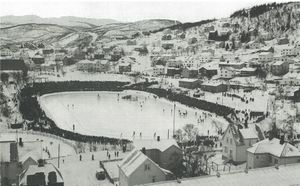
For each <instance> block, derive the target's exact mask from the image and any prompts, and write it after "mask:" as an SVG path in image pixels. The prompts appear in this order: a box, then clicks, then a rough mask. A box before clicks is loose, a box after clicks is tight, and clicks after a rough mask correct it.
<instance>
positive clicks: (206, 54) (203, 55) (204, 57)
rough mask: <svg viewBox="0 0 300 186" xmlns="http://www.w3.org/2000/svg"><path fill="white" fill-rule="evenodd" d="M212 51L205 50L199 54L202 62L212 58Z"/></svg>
mask: <svg viewBox="0 0 300 186" xmlns="http://www.w3.org/2000/svg"><path fill="white" fill-rule="evenodd" d="M212 56H213V55H212V53H211V52H203V53H201V54H200V55H199V56H198V59H199V62H200V63H208V62H210V61H211V60H212Z"/></svg>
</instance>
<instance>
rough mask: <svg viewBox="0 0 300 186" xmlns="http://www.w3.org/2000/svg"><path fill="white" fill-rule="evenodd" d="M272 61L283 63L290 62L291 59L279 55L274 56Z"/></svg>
mask: <svg viewBox="0 0 300 186" xmlns="http://www.w3.org/2000/svg"><path fill="white" fill-rule="evenodd" d="M273 61H285V62H290V61H291V59H290V57H289V56H283V55H281V54H277V55H274V57H273Z"/></svg>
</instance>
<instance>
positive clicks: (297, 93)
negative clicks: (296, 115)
mask: <svg viewBox="0 0 300 186" xmlns="http://www.w3.org/2000/svg"><path fill="white" fill-rule="evenodd" d="M293 100H294V101H295V102H299V101H300V88H299V89H298V90H296V91H295V92H294V95H293Z"/></svg>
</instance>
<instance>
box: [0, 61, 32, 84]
mask: <svg viewBox="0 0 300 186" xmlns="http://www.w3.org/2000/svg"><path fill="white" fill-rule="evenodd" d="M27 72H28V68H27V67H26V65H25V63H24V61H23V60H21V59H0V74H1V79H0V81H2V80H4V79H3V78H2V77H3V75H4V74H6V76H7V78H5V80H4V81H7V82H9V83H13V82H15V81H17V80H18V79H17V78H18V77H20V78H21V77H22V76H23V75H27ZM15 74H17V75H18V76H15Z"/></svg>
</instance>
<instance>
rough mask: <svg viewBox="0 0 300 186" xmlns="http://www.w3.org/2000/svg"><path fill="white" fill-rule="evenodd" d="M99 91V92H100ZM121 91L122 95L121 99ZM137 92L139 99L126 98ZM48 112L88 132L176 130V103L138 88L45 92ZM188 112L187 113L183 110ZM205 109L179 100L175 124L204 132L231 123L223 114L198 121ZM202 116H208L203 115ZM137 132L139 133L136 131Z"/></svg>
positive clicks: (158, 133) (67, 125) (148, 135)
mask: <svg viewBox="0 0 300 186" xmlns="http://www.w3.org/2000/svg"><path fill="white" fill-rule="evenodd" d="M98 95H99V96H98ZM118 95H119V99H118ZM125 95H133V97H134V98H137V100H136V101H131V100H125V99H122V97H123V96H125ZM39 101H40V104H41V107H42V108H43V109H44V110H45V113H46V114H47V116H49V117H50V118H52V119H53V120H54V121H55V123H56V124H57V125H58V126H59V127H61V128H63V129H66V130H69V131H72V130H73V125H74V126H75V132H78V133H81V134H87V135H96V136H109V137H118V138H119V137H122V138H127V139H133V136H134V137H135V139H137V138H140V133H141V135H142V138H143V139H151V138H153V136H154V133H156V136H161V138H167V136H168V130H169V134H170V136H171V135H172V130H173V107H174V103H172V102H170V101H168V100H165V99H159V98H157V99H155V98H154V96H153V95H152V94H148V93H145V92H137V91H125V92H72V93H71V92H65V93H55V94H48V95H44V96H42V97H40V98H39ZM179 110H180V112H181V113H183V112H187V115H186V116H182V114H181V115H180V114H179ZM203 112H204V111H202V110H199V109H193V108H189V107H187V106H184V105H181V104H179V103H176V111H175V121H176V125H175V128H176V129H179V128H182V127H183V126H184V125H185V124H188V123H191V124H195V125H196V126H197V127H198V128H199V132H200V134H204V135H207V131H208V130H209V134H210V135H214V134H216V129H217V128H218V129H219V128H220V127H221V128H223V129H225V128H226V127H227V122H226V121H225V120H224V119H223V118H221V117H208V118H207V119H206V120H205V122H204V123H199V124H198V118H199V116H200V115H202V113H203ZM202 118H204V116H203V115H202ZM134 133H135V135H133V134H134Z"/></svg>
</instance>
